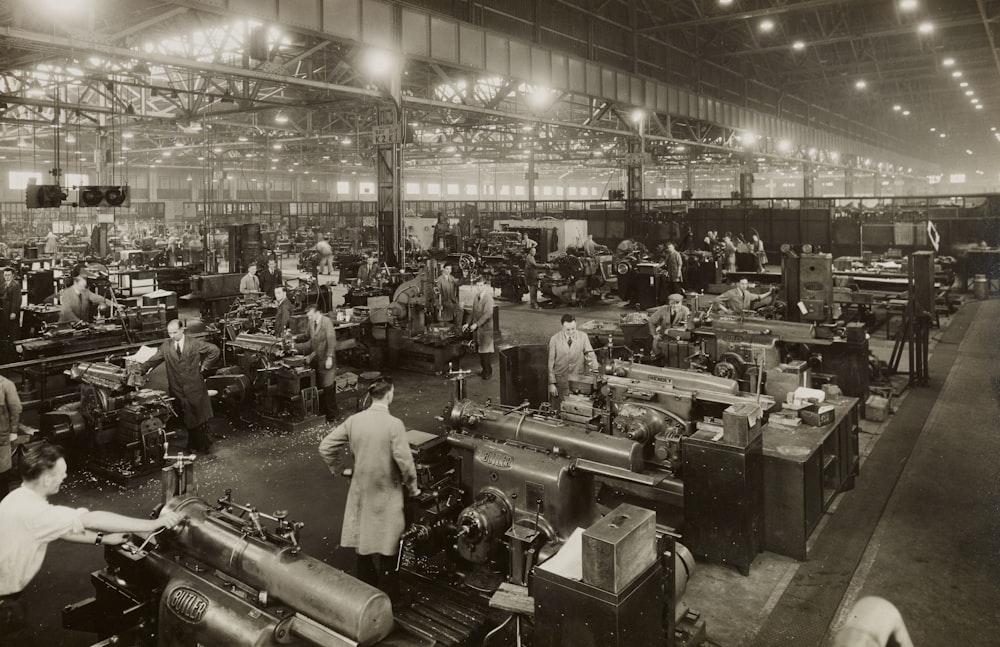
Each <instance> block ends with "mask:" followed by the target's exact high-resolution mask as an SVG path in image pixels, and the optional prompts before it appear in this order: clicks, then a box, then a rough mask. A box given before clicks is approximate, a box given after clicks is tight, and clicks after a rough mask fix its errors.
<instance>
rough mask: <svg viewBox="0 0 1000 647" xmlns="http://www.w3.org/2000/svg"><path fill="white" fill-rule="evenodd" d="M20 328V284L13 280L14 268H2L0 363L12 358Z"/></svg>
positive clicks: (0, 290)
mask: <svg viewBox="0 0 1000 647" xmlns="http://www.w3.org/2000/svg"><path fill="white" fill-rule="evenodd" d="M20 328H21V282H20V281H16V280H15V279H14V268H12V267H5V268H3V286H2V287H0V362H9V361H11V359H12V358H13V352H14V342H16V341H17V340H18V338H19V337H20V336H21V335H20Z"/></svg>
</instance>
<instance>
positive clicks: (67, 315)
mask: <svg viewBox="0 0 1000 647" xmlns="http://www.w3.org/2000/svg"><path fill="white" fill-rule="evenodd" d="M59 303H60V304H61V308H62V310H61V311H60V313H59V321H60V322H62V321H84V322H89V321H91V320H92V319H93V317H91V316H90V305H91V304H95V305H99V306H111V308H112V312H113V311H114V307H113V305H112V303H111V302H110V301H108V300H107V299H105V298H104V297H102V296H100V295H98V294H94V293H93V292H91V291H90V290H89V289H88V288H87V278H86V277H85V276H82V275H78V276H76V277H74V278H73V285H71V286H69V287H68V288H66V289H65V290H63V291H62V292H60V293H59Z"/></svg>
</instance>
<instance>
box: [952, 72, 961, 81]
mask: <svg viewBox="0 0 1000 647" xmlns="http://www.w3.org/2000/svg"><path fill="white" fill-rule="evenodd" d="M951 75H952V76H953V77H955V78H956V79H960V78H962V71H961V70H955V71H954V72H952V73H951Z"/></svg>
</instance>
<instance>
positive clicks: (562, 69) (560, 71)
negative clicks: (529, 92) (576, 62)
mask: <svg viewBox="0 0 1000 647" xmlns="http://www.w3.org/2000/svg"><path fill="white" fill-rule="evenodd" d="M551 67H552V87H555V88H565V87H566V86H567V85H568V81H569V72H568V71H567V69H566V67H567V66H566V57H565V56H563V55H562V54H555V53H553V54H552V63H551Z"/></svg>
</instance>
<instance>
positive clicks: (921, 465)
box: [841, 299, 1000, 646]
mask: <svg viewBox="0 0 1000 647" xmlns="http://www.w3.org/2000/svg"><path fill="white" fill-rule="evenodd" d="M965 307H966V308H970V309H973V310H975V311H976V312H975V317H974V318H973V319H972V322H971V324H970V326H969V328H968V330H967V331H966V333H965V336H964V338H962V340H961V343H960V344H959V346H958V349H957V356H956V357H955V363H954V365H953V366H952V370H951V373H950V374H949V376H948V379H947V381H946V382H945V384H944V387H943V388H942V390H941V395H940V396H939V397H938V399H937V404H936V405H935V407H934V409H933V410H932V411H931V415H930V417H929V418H927V422H926V423H925V425H924V429H923V432H922V433H921V435H920V439H919V441H918V442H917V444H916V447H914V451H913V453H912V454H911V455H910V458H909V461H908V462H907V466H906V469H905V470H904V471H903V474H902V478H900V481H899V484H898V486H897V488H896V492H895V493H894V495H893V497H892V499H890V501H889V505H888V507H887V509H886V511H885V514H883V515H882V520H881V522H880V523H879V525H878V527H877V528H876V529H875V536H874V537H873V538H872V541H871V543H870V544H869V546H868V550H867V551H866V553H865V556H864V558H863V559H862V562H861V567H860V568H859V570H858V573H857V575H856V576H855V581H854V582H852V587H851V589H850V590H849V591H848V599H847V600H845V604H844V605H843V607H845V608H846V607H849V606H850V605H851V604H853V602H854V601H855V600H856V599H857V598H858V597H861V596H864V595H881V596H883V597H885V598H888V599H889V600H891V601H892V602H893V603H894V604H896V606H897V607H898V608H899V609H900V611H901V612H902V614H903V617H904V619H905V620H906V624H907V628H908V629H909V631H910V635H911V637H912V638H913V641H914V644H916V645H943V644H952V645H969V646H972V645H995V644H997V642H996V641H997V634H998V632H1000V581H998V579H997V575H998V573H1000V480H998V478H997V469H998V466H1000V338H998V337H997V322H998V321H1000V300H996V299H994V300H991V301H984V302H971V303H969V304H968V305H966V306H965ZM944 343H948V341H945V342H944ZM952 343H953V342H952ZM938 348H939V349H941V348H942V346H941V345H939V346H938ZM842 614H843V609H842ZM842 614H841V615H842Z"/></svg>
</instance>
